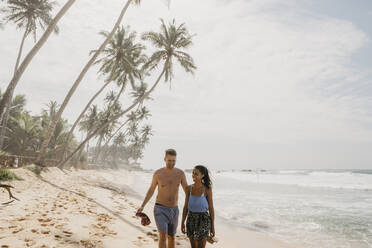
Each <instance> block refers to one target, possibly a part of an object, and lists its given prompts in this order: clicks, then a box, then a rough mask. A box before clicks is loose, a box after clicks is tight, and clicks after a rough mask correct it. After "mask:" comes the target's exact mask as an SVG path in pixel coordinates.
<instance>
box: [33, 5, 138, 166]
mask: <svg viewBox="0 0 372 248" xmlns="http://www.w3.org/2000/svg"><path fill="white" fill-rule="evenodd" d="M132 2H134V3H136V4H139V3H140V0H128V1H127V3H126V4H125V5H124V7H123V9H122V11H121V13H120V15H119V17H118V19H117V21H116V23H115V25H114V27H113V29H112V30H111V32H110V34H109V35H108V36H107V37H106V39H105V41H104V42H103V43H102V44H101V46H100V47H99V48H98V50H97V51H96V52H95V53H94V55H93V56H92V58H91V59H90V60H89V61H88V63H87V64H86V65H85V66H84V68H83V70H82V71H81V73H80V75H79V76H78V78H77V79H76V81H75V82H74V84H73V85H72V87H71V89H70V90H69V92H68V93H67V95H66V97H65V99H64V101H63V103H62V105H61V107H60V108H59V111H58V113H57V116H56V118H55V120H53V122H52V124H51V126H50V128H49V131H48V135H47V137H46V139H45V140H44V142H43V144H42V146H41V149H40V154H39V156H38V158H37V163H38V164H42V163H43V160H44V159H45V153H46V151H47V147H48V143H49V141H50V139H51V137H52V134H53V131H54V129H55V126H56V124H57V122H58V120H59V119H60V118H61V116H62V113H63V111H64V110H65V108H66V106H67V104H68V102H69V101H70V99H71V97H72V95H73V94H74V92H75V90H76V89H77V87H78V86H79V84H80V82H81V81H82V79H83V78H84V76H85V74H86V73H87V71H88V70H89V68H90V67H91V66H92V64H93V63H94V62H95V61H96V59H97V57H98V55H99V54H100V53H101V52H102V51H103V49H104V48H105V47H106V45H107V44H108V43H109V42H110V40H111V39H112V37H113V35H114V34H115V32H116V30H117V29H118V28H119V25H120V23H121V21H122V20H123V17H124V14H125V12H126V11H127V9H128V7H129V4H130V3H132Z"/></svg>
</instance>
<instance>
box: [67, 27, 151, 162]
mask: <svg viewBox="0 0 372 248" xmlns="http://www.w3.org/2000/svg"><path fill="white" fill-rule="evenodd" d="M101 34H102V35H104V36H105V37H106V38H107V37H108V35H109V34H108V33H107V32H101ZM135 38H136V33H135V32H129V27H126V28H124V27H123V26H122V27H120V28H119V29H118V31H117V32H116V33H115V35H114V37H113V39H112V40H111V41H110V42H109V44H108V45H107V46H108V47H107V48H105V49H104V50H103V51H102V54H103V56H104V57H103V58H102V59H99V60H97V61H96V62H95V64H98V63H100V64H102V66H101V68H100V69H99V72H100V73H101V74H102V75H105V76H106V79H105V84H104V85H103V86H102V87H101V88H100V89H99V91H98V92H97V93H96V94H95V95H94V96H93V97H92V98H91V99H90V101H89V102H88V103H87V105H86V106H85V108H84V109H83V111H82V112H81V113H80V115H79V117H78V118H77V119H76V120H75V122H74V124H73V125H72V128H71V129H70V132H69V135H68V140H69V138H70V137H71V136H72V134H73V133H74V130H75V128H76V126H77V124H78V123H79V121H80V120H81V118H82V117H83V116H84V114H85V112H86V111H87V110H88V108H89V106H90V105H91V104H92V103H93V101H94V100H95V99H96V98H97V97H98V96H99V95H100V94H101V92H102V91H103V90H104V89H105V88H106V87H107V86H108V85H109V84H110V83H111V82H113V81H116V82H117V84H118V85H119V86H120V84H121V89H120V91H119V94H117V96H116V98H115V100H114V102H113V104H114V105H115V104H116V102H117V101H118V100H119V97H120V95H121V94H122V93H123V92H124V89H125V86H126V83H127V81H128V80H129V82H130V83H131V85H132V87H134V82H135V79H136V78H141V70H140V69H139V66H140V65H141V64H143V63H145V62H146V56H145V55H144V54H143V50H144V49H145V47H144V46H143V45H141V44H140V43H135ZM92 52H95V51H92ZM64 154H65V153H64ZM61 159H63V158H61Z"/></svg>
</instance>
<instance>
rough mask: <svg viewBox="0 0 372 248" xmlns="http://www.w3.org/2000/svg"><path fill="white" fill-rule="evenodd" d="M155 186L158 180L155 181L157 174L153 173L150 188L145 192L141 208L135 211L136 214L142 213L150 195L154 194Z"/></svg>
mask: <svg viewBox="0 0 372 248" xmlns="http://www.w3.org/2000/svg"><path fill="white" fill-rule="evenodd" d="M157 185H158V179H157V174H156V172H155V173H154V175H153V176H152V182H151V185H150V188H149V190H148V191H147V194H146V197H145V199H144V200H143V203H142V205H141V207H140V208H139V209H138V210H137V213H141V212H142V211H143V209H144V208H145V206H146V204H147V202H148V201H149V200H150V199H151V197H152V195H153V194H154V192H155V189H156V186H157Z"/></svg>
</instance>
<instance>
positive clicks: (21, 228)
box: [12, 227, 24, 234]
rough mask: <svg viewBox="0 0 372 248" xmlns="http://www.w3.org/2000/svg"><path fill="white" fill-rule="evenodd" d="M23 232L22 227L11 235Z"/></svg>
mask: <svg viewBox="0 0 372 248" xmlns="http://www.w3.org/2000/svg"><path fill="white" fill-rule="evenodd" d="M23 230H24V229H23V227H21V228H19V229H17V230H14V231H13V232H12V233H13V234H16V233H19V232H20V231H23Z"/></svg>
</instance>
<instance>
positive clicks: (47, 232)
mask: <svg viewBox="0 0 372 248" xmlns="http://www.w3.org/2000/svg"><path fill="white" fill-rule="evenodd" d="M41 233H42V234H49V233H50V230H41Z"/></svg>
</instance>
